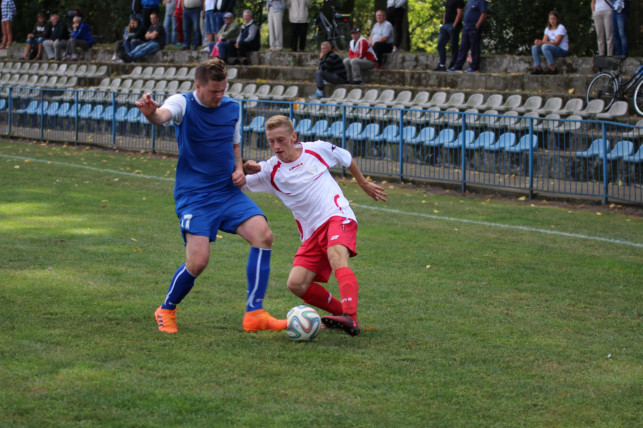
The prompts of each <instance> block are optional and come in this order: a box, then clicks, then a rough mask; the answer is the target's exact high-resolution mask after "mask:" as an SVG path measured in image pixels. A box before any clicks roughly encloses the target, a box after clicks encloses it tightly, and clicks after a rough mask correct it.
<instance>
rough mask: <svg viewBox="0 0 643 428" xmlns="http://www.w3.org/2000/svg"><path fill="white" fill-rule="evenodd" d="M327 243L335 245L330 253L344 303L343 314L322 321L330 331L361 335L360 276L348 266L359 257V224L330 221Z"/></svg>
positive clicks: (327, 317) (337, 220)
mask: <svg viewBox="0 0 643 428" xmlns="http://www.w3.org/2000/svg"><path fill="white" fill-rule="evenodd" d="M327 239H328V241H327V242H332V243H333V245H331V246H329V247H328V248H327V250H326V254H327V257H328V262H329V264H330V267H331V268H332V270H333V271H334V272H335V278H337V286H338V287H339V294H340V298H341V303H342V315H328V316H325V317H322V322H323V323H324V325H325V326H326V327H329V328H341V329H343V330H344V331H345V332H346V333H348V334H350V335H351V336H357V335H358V334H359V332H360V326H359V323H358V322H357V302H358V295H359V284H358V282H357V277H356V276H355V274H354V273H353V271H352V270H351V268H350V267H349V266H348V259H349V258H350V257H351V256H355V255H356V254H357V253H356V252H355V248H356V243H357V223H356V222H355V221H353V220H344V219H342V218H339V217H333V218H332V219H331V220H330V221H329V227H328V231H327Z"/></svg>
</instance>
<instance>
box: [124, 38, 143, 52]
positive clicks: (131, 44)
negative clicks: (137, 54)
mask: <svg viewBox="0 0 643 428" xmlns="http://www.w3.org/2000/svg"><path fill="white" fill-rule="evenodd" d="M141 43H143V41H142V40H123V49H125V53H126V54H127V55H131V54H132V51H133V50H134V48H135V47H137V46H138V45H140V44H141Z"/></svg>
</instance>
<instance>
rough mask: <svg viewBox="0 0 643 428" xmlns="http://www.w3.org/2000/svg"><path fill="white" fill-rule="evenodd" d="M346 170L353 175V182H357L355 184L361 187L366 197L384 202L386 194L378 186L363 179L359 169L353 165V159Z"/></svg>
mask: <svg viewBox="0 0 643 428" xmlns="http://www.w3.org/2000/svg"><path fill="white" fill-rule="evenodd" d="M348 170H349V171H350V173H351V174H352V175H353V177H355V180H356V181H357V184H359V187H361V188H362V190H363V191H364V192H366V194H367V195H368V196H370V197H371V198H373V199H375V200H376V201H384V202H386V193H384V189H383V188H382V187H380V186H379V185H378V184H376V183H373V182H372V181H368V180H367V179H366V177H364V175H363V174H362V171H360V169H359V167H358V166H357V164H356V163H355V159H353V160H351V166H349V167H348Z"/></svg>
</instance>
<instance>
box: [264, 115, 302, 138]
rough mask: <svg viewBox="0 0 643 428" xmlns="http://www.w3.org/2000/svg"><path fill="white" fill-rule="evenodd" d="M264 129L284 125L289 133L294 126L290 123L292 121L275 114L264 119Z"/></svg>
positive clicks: (293, 129) (268, 129)
mask: <svg viewBox="0 0 643 428" xmlns="http://www.w3.org/2000/svg"><path fill="white" fill-rule="evenodd" d="M265 126H266V131H272V130H273V129H276V128H281V127H284V128H286V131H288V133H289V134H291V133H293V132H294V131H295V127H294V126H293V124H292V121H291V120H290V119H289V118H287V117H286V116H282V115H277V116H273V117H271V118H270V119H268V120H267V121H266V125H265Z"/></svg>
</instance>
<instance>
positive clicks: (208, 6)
mask: <svg viewBox="0 0 643 428" xmlns="http://www.w3.org/2000/svg"><path fill="white" fill-rule="evenodd" d="M214 3H215V0H205V1H204V3H203V10H204V12H203V14H204V16H203V19H204V20H205V37H206V40H207V41H208V43H212V42H214V41H215V38H214V37H215V36H216V35H217V33H218V32H219V28H218V27H217V23H216V19H215V18H214ZM206 50H208V49H207V48H206Z"/></svg>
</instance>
